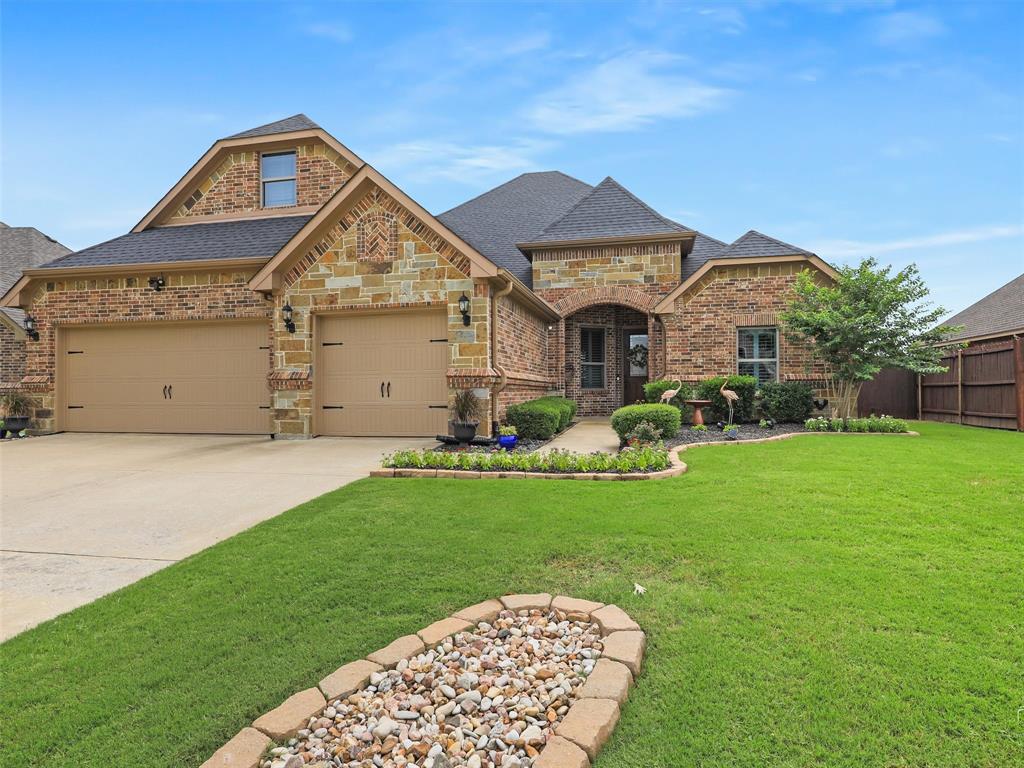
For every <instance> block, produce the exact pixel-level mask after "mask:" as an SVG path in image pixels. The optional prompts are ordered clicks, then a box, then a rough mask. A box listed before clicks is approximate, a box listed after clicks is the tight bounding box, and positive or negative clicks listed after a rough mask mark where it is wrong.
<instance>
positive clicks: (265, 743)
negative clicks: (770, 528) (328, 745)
mask: <svg viewBox="0 0 1024 768" xmlns="http://www.w3.org/2000/svg"><path fill="white" fill-rule="evenodd" d="M533 609H539V610H545V611H546V610H549V609H550V610H555V611H559V612H560V613H563V614H565V618H567V619H570V620H572V621H593V622H595V623H596V624H597V625H598V626H599V627H600V630H601V638H602V641H603V644H604V650H603V651H602V652H601V657H600V658H599V659H598V661H597V664H595V665H594V670H593V672H591V673H590V675H589V676H588V677H587V679H586V682H584V683H583V685H582V686H581V687H580V689H579V698H577V699H576V701H574V702H573V704H572V706H570V707H569V711H568V712H567V713H566V715H565V717H564V718H563V719H562V722H561V723H559V724H558V726H557V727H556V728H555V731H554V735H553V736H552V737H551V738H550V739H549V740H548V741H547V743H546V744H545V745H544V748H543V749H541V750H540V756H539V757H538V758H537V761H536V762H535V763H534V764H533V766H534V768H590V763H591V761H592V760H594V759H596V757H597V754H598V752H600V751H601V747H603V746H604V744H605V742H606V741H607V740H608V737H609V736H610V735H611V733H612V731H613V730H614V729H615V726H616V724H617V723H618V722H619V714H620V706H621V705H622V704H624V703H625V702H626V699H627V698H628V697H629V692H630V689H631V688H632V687H633V684H634V681H635V679H636V678H637V676H638V675H639V674H640V669H641V667H642V664H643V658H644V652H645V651H646V649H647V636H646V635H645V634H644V632H643V631H642V630H641V629H640V625H639V624H637V623H636V622H635V621H633V619H631V618H630V617H629V614H627V613H626V612H625V611H624V610H622V609H621V608H619V607H618V606H617V605H614V604H610V603H609V604H607V605H606V604H604V603H598V602H594V601H592V600H580V599H578V598H574V597H565V596H564V595H559V596H558V597H554V598H552V596H551V595H550V594H549V593H547V592H540V593H537V594H520V595H505V596H504V597H501V598H498V599H497V600H485V601H484V602H482V603H477V604H476V605H471V606H469V607H468V608H463V609H462V610H460V611H456V612H455V613H454V614H452V615H451V616H449V617H448V618H446V619H441V620H439V621H435V622H434V623H433V624H430V625H429V626H427V627H424V628H423V629H421V630H420V631H419V632H417V633H416V634H415V635H405V636H404V637H399V638H398V639H397V640H394V641H392V642H391V643H390V644H389V645H387V646H385V647H384V648H381V649H380V650H377V651H374V652H373V653H370V654H368V655H367V656H366V658H365V659H359V660H358V661H353V662H349V663H348V664H345V665H343V666H341V667H339V668H338V669H336V670H335V671H334V672H332V673H331V674H329V675H327V677H325V678H324V679H323V680H321V681H320V682H319V683H318V684H317V686H315V687H313V688H307V689H306V690H304V691H300V692H299V693H296V694H294V695H292V696H290V697H288V698H287V699H285V701H284V703H282V704H281V705H280V706H278V707H276V708H274V709H272V710H270V711H269V712H267V713H265V714H263V715H260V716H259V717H257V718H256V719H255V720H254V721H253V723H252V725H251V726H248V727H245V728H243V729H242V730H241V731H239V732H238V733H237V734H236V735H235V736H234V737H232V738H231V740H230V741H228V742H227V743H226V744H225V745H224V746H222V747H221V748H220V749H218V750H217V751H216V752H214V753H213V755H212V756H211V757H210V759H209V760H207V761H206V762H205V763H203V764H202V766H201V767H200V768H259V765H260V763H261V761H262V760H263V759H264V755H265V754H266V751H267V748H268V747H270V746H271V744H273V743H274V741H285V740H287V739H289V738H291V737H292V736H294V735H295V734H296V732H297V731H299V730H300V729H302V728H305V727H306V725H307V723H308V722H309V719H310V718H311V717H313V716H314V715H316V714H317V713H319V712H320V711H321V710H323V709H324V708H325V707H326V706H327V705H328V703H329V702H331V701H333V700H335V699H343V698H347V697H349V696H351V695H352V694H353V693H355V692H356V691H358V690H359V689H361V688H362V687H363V686H365V685H366V684H367V683H368V682H369V681H370V675H371V674H373V673H375V672H381V671H383V670H385V669H391V668H393V667H395V666H397V665H398V662H400V661H401V660H402V659H407V658H409V657H411V656H415V655H417V654H419V653H423V652H424V651H426V650H427V649H428V648H430V647H433V646H435V645H437V644H439V643H440V642H441V641H442V640H444V639H445V638H446V637H449V636H451V635H453V634H455V633H457V632H463V631H465V630H467V629H470V628H472V627H475V626H476V625H477V624H478V623H479V622H481V621H488V622H490V621H494V619H495V618H497V616H498V614H499V613H500V612H501V611H503V610H512V611H524V610H526V611H528V610H533Z"/></svg>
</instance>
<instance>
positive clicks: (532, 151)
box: [373, 140, 550, 185]
mask: <svg viewBox="0 0 1024 768" xmlns="http://www.w3.org/2000/svg"><path fill="white" fill-rule="evenodd" d="M549 146H550V144H548V143H547V142H541V141H529V140H522V141H518V142H515V143H513V144H510V145H506V146H501V145H496V144H494V145H487V144H483V145H475V146H474V145H468V144H455V143H452V142H446V141H407V142H402V143H399V144H394V145H392V146H390V147H384V148H383V149H381V150H380V151H378V152H375V153H374V155H373V157H374V164H375V165H376V166H377V167H379V168H381V169H383V170H384V171H385V172H390V170H391V169H395V170H399V169H400V170H401V171H402V175H403V177H404V178H406V179H414V180H416V181H430V180H435V179H448V180H451V181H458V182H463V183H465V184H469V185H479V184H481V183H484V182H488V181H493V180H495V179H497V178H502V179H503V178H505V177H507V176H509V175H511V174H515V173H522V172H523V171H527V170H530V169H531V168H536V167H537V161H536V156H537V155H538V154H539V153H541V152H542V151H544V150H545V149H547V148H548V147H549Z"/></svg>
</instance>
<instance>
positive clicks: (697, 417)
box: [685, 400, 711, 426]
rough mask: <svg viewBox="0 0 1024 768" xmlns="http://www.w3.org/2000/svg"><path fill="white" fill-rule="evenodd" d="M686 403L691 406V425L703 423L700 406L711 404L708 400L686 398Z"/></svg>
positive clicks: (704, 406) (705, 406)
mask: <svg viewBox="0 0 1024 768" xmlns="http://www.w3.org/2000/svg"><path fill="white" fill-rule="evenodd" d="M685 402H686V404H687V405H692V406H693V425H694V426H697V425H699V424H703V423H704V414H703V413H701V410H700V409H701V408H707V407H708V406H709V405H711V401H710V400H686V401H685Z"/></svg>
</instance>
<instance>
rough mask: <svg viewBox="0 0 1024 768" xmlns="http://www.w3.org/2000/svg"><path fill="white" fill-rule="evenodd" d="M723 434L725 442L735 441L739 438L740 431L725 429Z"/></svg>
mask: <svg viewBox="0 0 1024 768" xmlns="http://www.w3.org/2000/svg"><path fill="white" fill-rule="evenodd" d="M724 432H725V439H726V440H735V439H736V438H738V437H739V436H740V431H739V430H738V429H726V430H724Z"/></svg>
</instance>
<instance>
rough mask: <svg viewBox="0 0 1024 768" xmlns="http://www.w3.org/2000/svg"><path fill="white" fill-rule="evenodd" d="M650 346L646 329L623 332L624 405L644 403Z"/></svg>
mask: <svg viewBox="0 0 1024 768" xmlns="http://www.w3.org/2000/svg"><path fill="white" fill-rule="evenodd" d="M648 346H649V345H648V343H647V329H646V328H632V329H627V330H626V331H624V332H623V338H622V347H623V350H622V351H623V357H624V360H623V363H622V370H623V372H624V375H623V377H622V380H623V386H622V402H623V404H624V405H632V404H633V403H636V402H641V403H642V402H644V384H646V383H647V352H648Z"/></svg>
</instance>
